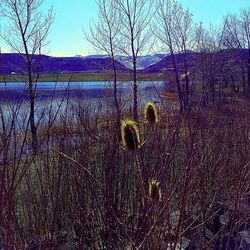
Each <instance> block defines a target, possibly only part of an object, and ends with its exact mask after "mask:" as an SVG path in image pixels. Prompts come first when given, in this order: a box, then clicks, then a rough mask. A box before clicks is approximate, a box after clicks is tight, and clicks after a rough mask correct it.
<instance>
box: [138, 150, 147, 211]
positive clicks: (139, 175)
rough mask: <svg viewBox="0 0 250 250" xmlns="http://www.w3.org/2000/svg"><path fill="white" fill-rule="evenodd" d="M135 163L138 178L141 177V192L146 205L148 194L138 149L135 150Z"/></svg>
mask: <svg viewBox="0 0 250 250" xmlns="http://www.w3.org/2000/svg"><path fill="white" fill-rule="evenodd" d="M135 164H136V170H137V174H138V178H139V187H140V192H141V195H142V197H143V206H145V204H146V200H147V194H146V190H145V184H144V178H143V172H142V168H141V163H140V159H139V155H138V151H137V152H135Z"/></svg>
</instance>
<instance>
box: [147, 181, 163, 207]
mask: <svg viewBox="0 0 250 250" xmlns="http://www.w3.org/2000/svg"><path fill="white" fill-rule="evenodd" d="M148 193H149V197H150V199H151V200H152V201H153V202H154V203H158V202H159V201H160V200H161V188H160V182H159V181H157V180H155V179H152V180H151V181H150V182H149V190H148Z"/></svg>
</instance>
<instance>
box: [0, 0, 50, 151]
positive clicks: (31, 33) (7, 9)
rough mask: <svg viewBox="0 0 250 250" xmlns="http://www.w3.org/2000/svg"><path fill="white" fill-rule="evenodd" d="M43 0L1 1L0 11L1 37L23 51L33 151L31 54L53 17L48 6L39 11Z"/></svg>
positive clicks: (40, 44)
mask: <svg viewBox="0 0 250 250" xmlns="http://www.w3.org/2000/svg"><path fill="white" fill-rule="evenodd" d="M42 3H43V0H3V1H2V2H1V4H0V14H1V15H2V16H3V17H5V18H7V19H8V24H7V25H6V26H5V29H4V31H3V34H2V35H1V37H2V39H3V40H4V41H5V42H6V43H7V44H8V45H9V46H10V47H11V49H12V50H13V51H15V52H18V53H20V54H23V56H24V57H25V61H26V74H27V84H28V90H29V101H30V110H29V123H30V129H31V134H32V149H33V153H37V151H38V138H37V126H36V122H35V96H36V83H37V80H38V75H37V76H36V77H33V73H34V68H35V67H37V66H35V64H34V55H35V54H38V53H41V49H42V47H43V46H45V45H46V39H47V36H48V32H49V29H50V27H51V24H52V22H53V19H54V16H53V12H52V8H51V9H50V10H49V11H48V13H47V14H46V15H45V16H44V15H43V13H42V12H41V11H40V7H41V5H42Z"/></svg>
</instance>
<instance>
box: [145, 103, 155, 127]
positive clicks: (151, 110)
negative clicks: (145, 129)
mask: <svg viewBox="0 0 250 250" xmlns="http://www.w3.org/2000/svg"><path fill="white" fill-rule="evenodd" d="M144 116H145V119H146V120H147V121H148V122H149V123H156V122H158V112H157V109H156V107H155V105H154V103H153V102H148V103H146V105H145V108H144Z"/></svg>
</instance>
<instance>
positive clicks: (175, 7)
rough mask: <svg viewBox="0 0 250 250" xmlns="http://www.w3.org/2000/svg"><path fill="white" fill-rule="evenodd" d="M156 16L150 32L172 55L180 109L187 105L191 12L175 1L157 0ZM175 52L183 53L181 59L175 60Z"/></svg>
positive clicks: (191, 31)
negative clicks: (183, 89) (183, 83)
mask: <svg viewBox="0 0 250 250" xmlns="http://www.w3.org/2000/svg"><path fill="white" fill-rule="evenodd" d="M156 8H157V11H156V18H155V23H154V26H153V29H152V32H153V33H154V34H155V36H156V37H157V38H158V40H159V41H160V42H161V43H162V44H163V46H162V47H163V48H164V47H165V49H167V51H168V52H169V53H170V55H171V57H172V65H173V70H174V75H175V82H176V86H177V90H178V95H179V102H180V111H183V109H184V108H186V107H187V106H188V102H189V76H188V54H187V52H188V49H190V48H191V47H192V42H193V27H192V14H191V13H190V12H189V11H188V10H185V9H183V7H182V5H181V4H180V3H178V2H177V1H172V0H158V1H157V3H156ZM176 53H182V54H183V60H182V62H181V64H182V65H178V64H180V62H178V61H177V58H176V56H175V54H176ZM180 73H184V80H185V91H184V92H183V91H182V89H181V79H180Z"/></svg>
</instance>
